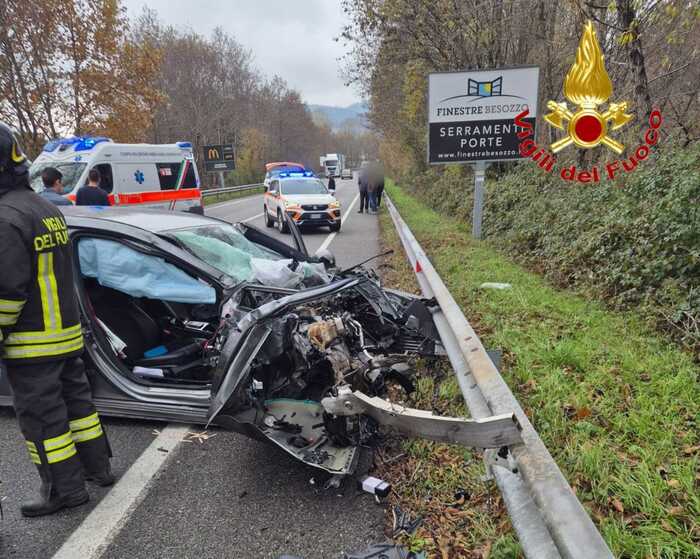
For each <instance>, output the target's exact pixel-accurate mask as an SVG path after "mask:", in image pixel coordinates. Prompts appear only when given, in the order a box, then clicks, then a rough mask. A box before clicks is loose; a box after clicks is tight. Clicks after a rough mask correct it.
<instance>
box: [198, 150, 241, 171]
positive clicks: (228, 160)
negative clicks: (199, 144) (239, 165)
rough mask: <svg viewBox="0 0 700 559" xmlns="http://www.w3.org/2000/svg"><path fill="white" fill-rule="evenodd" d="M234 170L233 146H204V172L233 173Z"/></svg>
mask: <svg viewBox="0 0 700 559" xmlns="http://www.w3.org/2000/svg"><path fill="white" fill-rule="evenodd" d="M235 168H236V165H235V160H234V154H233V144H217V145H211V146H204V170H205V171H206V172H208V173H218V172H219V171H233V170H234V169H235Z"/></svg>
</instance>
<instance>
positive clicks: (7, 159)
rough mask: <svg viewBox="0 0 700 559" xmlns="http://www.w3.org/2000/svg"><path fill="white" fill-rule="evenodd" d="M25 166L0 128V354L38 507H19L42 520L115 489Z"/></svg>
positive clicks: (58, 241) (65, 275) (46, 213)
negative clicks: (33, 471) (94, 491)
mask: <svg viewBox="0 0 700 559" xmlns="http://www.w3.org/2000/svg"><path fill="white" fill-rule="evenodd" d="M28 177H29V173H28V167H27V159H26V157H25V156H24V154H23V153H22V150H21V148H20V146H19V143H18V141H17V140H16V138H15V136H14V133H13V132H12V130H11V129H10V127H8V126H7V125H5V124H4V123H0V262H2V264H3V273H2V274H0V355H1V356H2V359H3V361H4V363H5V368H6V370H7V378H8V381H9V384H10V387H11V388H12V392H13V399H14V408H15V413H16V415H17V420H18V422H19V425H20V428H21V431H22V434H23V435H24V438H25V441H26V445H27V449H28V450H29V457H30V458H31V461H32V462H34V464H35V465H36V467H37V469H38V470H39V476H40V478H41V490H40V495H39V499H38V500H36V501H33V502H29V503H25V504H23V505H22V507H21V511H22V514H23V515H24V516H42V515H46V514H51V513H54V512H56V511H58V510H60V509H62V508H65V507H75V506H78V505H81V504H83V503H85V502H86V501H88V499H89V495H88V493H87V491H86V490H85V479H86V478H87V479H88V480H91V481H94V482H96V483H98V484H99V485H102V486H106V485H111V484H112V483H114V476H113V475H112V472H111V468H110V464H109V458H110V456H111V452H110V448H109V443H108V442H107V437H106V435H105V433H104V431H103V429H102V424H101V423H100V419H99V417H98V415H97V412H96V411H95V406H94V405H93V403H92V396H91V393H90V385H89V384H88V381H87V378H86V376H85V367H84V365H83V362H82V360H81V359H80V356H81V354H82V353H83V333H82V329H81V324H80V312H79V309H78V302H77V300H76V298H75V292H74V284H73V255H72V249H71V244H70V239H69V237H68V229H67V227H66V222H65V220H64V218H63V215H62V214H61V212H60V210H59V209H58V208H57V207H56V206H55V205H53V204H52V203H50V202H49V201H47V200H45V199H44V198H42V197H41V196H39V195H38V194H36V193H35V192H34V191H33V190H32V189H31V187H30V185H29V179H28Z"/></svg>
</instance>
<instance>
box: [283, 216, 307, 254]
mask: <svg viewBox="0 0 700 559" xmlns="http://www.w3.org/2000/svg"><path fill="white" fill-rule="evenodd" d="M282 215H283V219H286V220H287V225H288V226H289V232H290V233H291V234H292V237H294V244H295V245H296V247H297V250H298V251H299V252H301V253H303V254H304V256H306V257H307V258H308V257H309V251H308V250H307V249H306V244H305V243H304V239H303V237H302V236H301V231H299V227H298V226H297V224H296V223H295V222H294V220H293V219H292V218H291V217H289V215H287V212H283V214H282Z"/></svg>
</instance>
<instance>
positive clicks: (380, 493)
mask: <svg viewBox="0 0 700 559" xmlns="http://www.w3.org/2000/svg"><path fill="white" fill-rule="evenodd" d="M357 484H358V485H359V487H360V489H362V491H365V492H367V493H369V494H370V495H374V496H375V497H379V498H381V499H384V498H385V497H387V496H388V495H389V493H391V484H390V483H387V482H386V481H384V480H382V479H379V478H376V477H372V476H363V477H361V478H360V479H358V480H357Z"/></svg>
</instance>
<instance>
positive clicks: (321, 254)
mask: <svg viewBox="0 0 700 559" xmlns="http://www.w3.org/2000/svg"><path fill="white" fill-rule="evenodd" d="M314 257H315V258H316V259H317V260H318V261H319V262H321V263H322V264H323V266H324V267H325V268H326V270H330V269H331V268H335V254H333V253H332V252H331V251H330V250H328V249H327V248H323V249H319V250H317V251H316V252H315V253H314Z"/></svg>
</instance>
